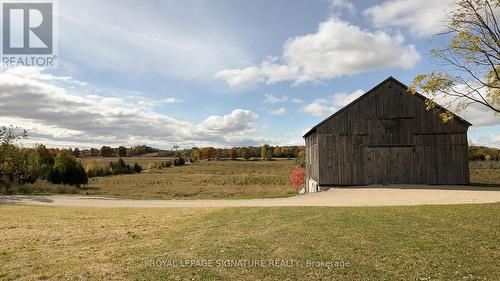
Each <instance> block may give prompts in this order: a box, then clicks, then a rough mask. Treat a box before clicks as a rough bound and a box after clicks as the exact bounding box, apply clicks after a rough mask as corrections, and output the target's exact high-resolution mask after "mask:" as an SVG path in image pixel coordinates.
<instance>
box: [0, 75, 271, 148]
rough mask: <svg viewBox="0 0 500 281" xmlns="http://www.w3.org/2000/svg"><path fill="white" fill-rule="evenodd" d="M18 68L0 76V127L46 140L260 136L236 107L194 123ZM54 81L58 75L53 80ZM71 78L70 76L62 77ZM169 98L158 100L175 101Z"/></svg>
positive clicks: (189, 140)
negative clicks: (25, 131)
mask: <svg viewBox="0 0 500 281" xmlns="http://www.w3.org/2000/svg"><path fill="white" fill-rule="evenodd" d="M21 73H26V72H24V71H20V70H15V71H14V70H13V71H7V72H6V73H3V74H0V125H14V126H19V127H22V128H25V129H28V130H29V131H30V135H31V136H30V138H31V139H34V140H37V141H44V142H45V141H48V144H50V143H56V144H57V143H73V144H76V143H80V144H94V145H102V144H110V145H112V144H124V145H133V144H140V143H151V144H157V145H159V146H165V145H167V144H171V143H179V144H192V145H194V144H196V145H218V146H226V145H228V144H230V141H231V140H235V139H237V137H238V136H241V137H240V139H241V140H243V139H244V140H245V141H247V142H250V141H251V140H253V141H252V142H250V143H252V144H253V143H255V142H257V141H259V140H261V139H262V138H261V137H260V135H259V133H258V132H257V131H255V130H254V129H253V122H254V121H255V120H256V119H257V115H256V114H255V113H253V112H251V111H248V110H243V109H235V110H233V111H232V112H231V113H230V114H227V115H224V116H215V115H214V116H210V117H208V118H206V119H205V120H203V121H202V122H200V123H199V124H194V123H191V122H186V121H181V120H176V119H174V118H171V117H169V116H167V115H165V114H162V113H158V112H155V111H152V110H151V109H150V106H149V104H147V103H148V102H151V103H155V101H152V100H147V99H145V98H141V97H139V99H141V100H142V101H143V102H144V103H145V104H143V106H138V102H137V99H136V98H137V97H136V98H132V99H130V98H117V97H106V96H101V95H96V94H81V93H78V92H72V91H70V90H68V88H65V87H63V86H62V85H53V84H51V83H49V81H47V80H40V79H35V78H33V77H37V75H24V74H21ZM50 80H58V81H60V79H58V77H54V79H50ZM65 80H68V81H69V80H70V79H65ZM175 101H177V100H174V99H165V100H159V103H161V102H175Z"/></svg>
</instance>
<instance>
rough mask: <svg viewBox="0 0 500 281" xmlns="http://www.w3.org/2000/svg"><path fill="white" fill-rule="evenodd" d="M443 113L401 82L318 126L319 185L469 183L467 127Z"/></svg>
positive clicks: (382, 88)
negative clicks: (445, 119) (429, 108)
mask: <svg viewBox="0 0 500 281" xmlns="http://www.w3.org/2000/svg"><path fill="white" fill-rule="evenodd" d="M439 113H440V112H439V111H438V110H435V111H431V112H429V111H427V110H425V106H424V101H423V100H422V99H420V98H419V97H417V96H411V95H410V94H408V93H407V92H406V88H405V87H402V86H401V85H400V84H399V83H397V82H395V81H392V80H388V81H387V82H386V83H383V84H381V85H380V86H379V87H378V88H376V89H375V90H374V91H373V92H372V93H369V94H367V95H366V96H364V97H363V98H361V99H360V100H359V101H357V102H356V103H354V104H353V105H351V106H349V107H348V108H346V109H344V110H343V111H341V112H340V113H338V114H337V115H336V116H334V117H333V118H331V119H330V120H328V121H327V122H325V123H324V124H322V125H320V126H319V127H317V129H316V130H317V140H318V151H319V153H318V156H319V162H318V163H319V169H318V173H319V174H318V176H319V179H320V181H319V184H320V185H362V184H371V183H421V184H468V183H469V166H468V160H467V149H468V144H467V129H468V126H467V125H466V124H464V123H462V122H460V121H459V120H457V119H455V120H453V121H452V122H450V123H446V124H443V123H442V121H441V119H440V118H439ZM315 137H316V136H315ZM311 169H312V170H314V167H311Z"/></svg>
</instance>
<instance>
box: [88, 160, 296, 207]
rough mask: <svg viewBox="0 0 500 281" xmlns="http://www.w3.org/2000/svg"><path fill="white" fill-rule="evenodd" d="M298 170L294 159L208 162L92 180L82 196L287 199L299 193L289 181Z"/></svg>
mask: <svg viewBox="0 0 500 281" xmlns="http://www.w3.org/2000/svg"><path fill="white" fill-rule="evenodd" d="M148 160H149V159H147V160H146V159H143V160H142V161H144V162H147V161H148ZM155 160H156V161H162V160H159V159H155ZM108 161H109V160H108ZM127 161H129V162H134V161H136V158H133V159H127ZM163 161H164V160H163ZM294 167H295V161H294V160H274V161H204V162H199V163H196V164H189V165H185V166H180V167H171V168H164V169H161V170H159V169H155V170H151V171H145V172H143V173H141V174H136V175H120V176H111V177H96V178H91V179H90V181H89V184H88V186H87V187H86V190H84V191H82V193H84V194H91V195H99V196H113V197H128V198H152V199H155V198H156V199H159V198H162V199H168V198H179V199H181V198H253V197H284V196H291V195H293V194H295V190H294V189H293V187H291V185H290V181H289V175H290V173H291V172H292V170H293V168H294Z"/></svg>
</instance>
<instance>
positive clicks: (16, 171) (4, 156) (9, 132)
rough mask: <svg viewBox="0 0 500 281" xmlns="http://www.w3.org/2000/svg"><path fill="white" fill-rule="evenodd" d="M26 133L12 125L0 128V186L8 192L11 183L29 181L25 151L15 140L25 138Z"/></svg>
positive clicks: (30, 178)
mask: <svg viewBox="0 0 500 281" xmlns="http://www.w3.org/2000/svg"><path fill="white" fill-rule="evenodd" d="M27 136H28V133H27V132H26V131H20V130H18V129H17V128H14V127H2V128H0V187H1V188H2V189H4V190H5V192H9V190H10V187H11V186H12V184H15V183H17V184H23V183H26V182H27V181H31V180H32V177H31V175H30V173H29V169H28V157H27V156H28V155H27V151H26V150H24V149H22V148H20V147H18V146H17V145H16V142H17V141H18V140H20V139H23V138H26V137H27Z"/></svg>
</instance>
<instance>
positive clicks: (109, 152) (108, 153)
mask: <svg viewBox="0 0 500 281" xmlns="http://www.w3.org/2000/svg"><path fill="white" fill-rule="evenodd" d="M114 154H115V153H114V151H113V149H112V148H111V147H109V146H103V147H101V156H102V157H112V156H113V155H114Z"/></svg>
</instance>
